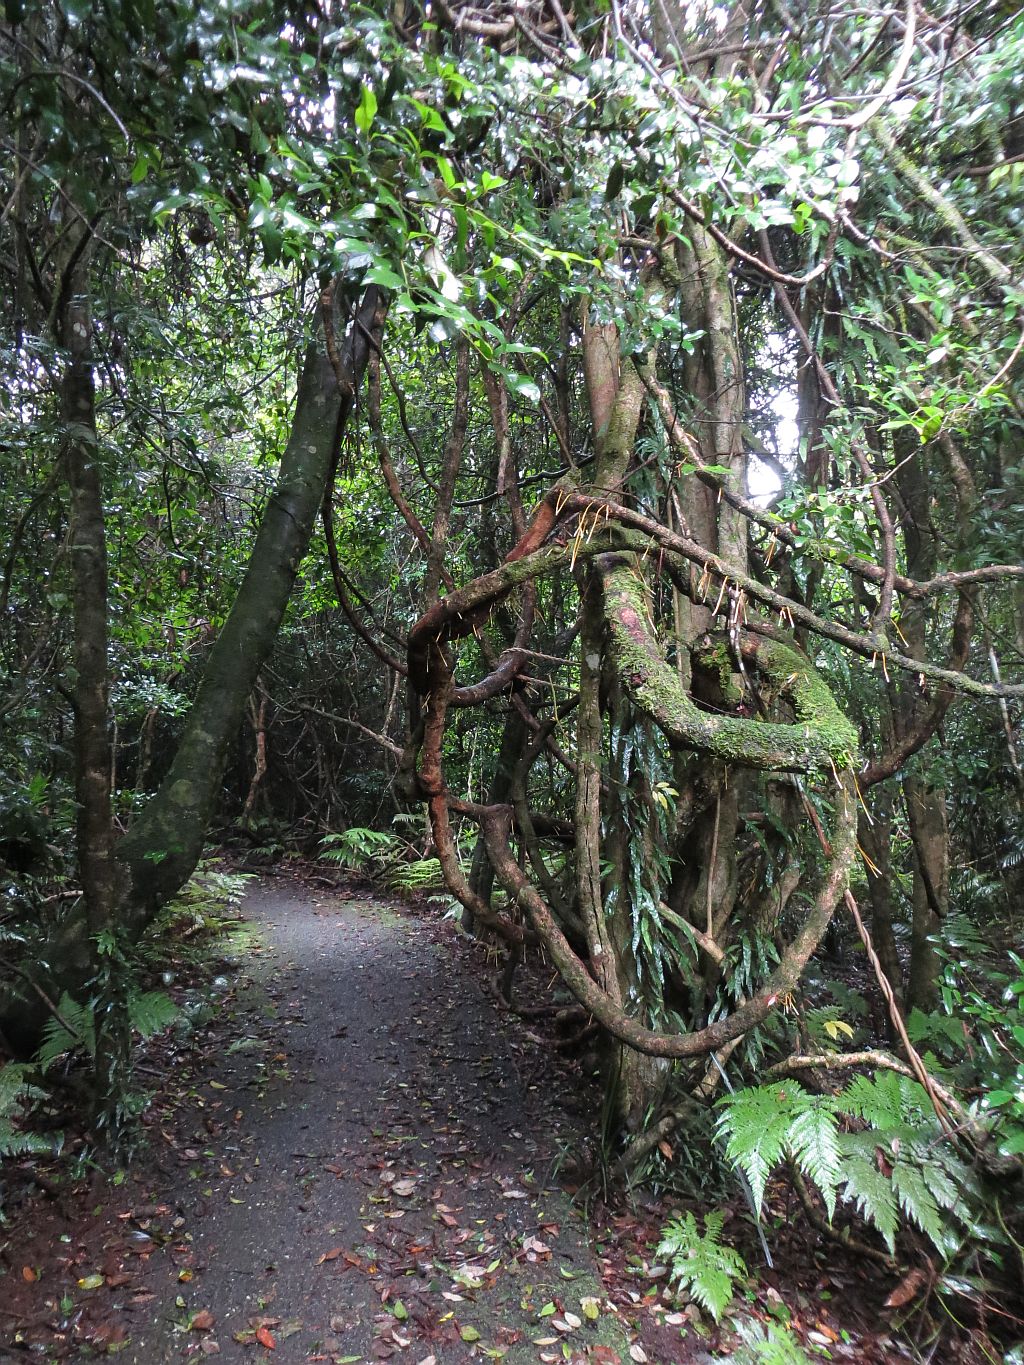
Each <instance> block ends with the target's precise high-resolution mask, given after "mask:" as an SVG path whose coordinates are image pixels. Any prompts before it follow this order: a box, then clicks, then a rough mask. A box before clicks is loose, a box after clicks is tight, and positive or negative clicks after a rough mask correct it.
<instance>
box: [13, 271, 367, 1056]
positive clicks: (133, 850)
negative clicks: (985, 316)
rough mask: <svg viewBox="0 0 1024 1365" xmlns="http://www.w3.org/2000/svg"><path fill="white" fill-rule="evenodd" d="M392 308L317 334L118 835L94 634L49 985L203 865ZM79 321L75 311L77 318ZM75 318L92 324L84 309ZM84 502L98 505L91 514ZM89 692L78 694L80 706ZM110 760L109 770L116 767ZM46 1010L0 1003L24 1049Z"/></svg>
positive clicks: (77, 388) (44, 979) (85, 478)
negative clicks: (206, 646)
mask: <svg viewBox="0 0 1024 1365" xmlns="http://www.w3.org/2000/svg"><path fill="white" fill-rule="evenodd" d="M385 310H386V304H385V303H384V301H383V299H382V296H381V294H380V291H379V290H378V289H376V288H375V287H371V288H370V289H368V290H367V292H366V295H365V296H364V298H363V300H362V302H361V303H360V305H359V308H358V313H357V317H356V319H355V320H354V321H353V323H352V325H351V327H350V330H349V334H348V339H347V343H346V346H345V348H344V352H343V354H342V355H341V356H339V357H336V358H335V361H336V363H334V362H332V359H331V358H330V357H329V356H328V354H327V350H326V348H325V345H324V343H323V341H322V340H321V341H317V342H312V343H310V344H309V346H308V347H307V349H306V353H305V358H304V361H303V365H302V371H301V375H300V378H299V384H298V392H297V396H296V403H295V413H294V416H293V419H292V427H291V433H290V435H289V438H288V442H287V445H286V447H285V450H284V452H283V454H282V457H281V465H280V470H279V473H278V477H277V482H276V486H275V488H274V491H273V493H272V494H271V496H270V498H269V500H268V502H267V507H266V510H265V512H264V515H263V519H262V521H261V523H260V528H259V531H258V533H257V536H256V541H255V544H254V545H253V549H252V553H251V555H250V558H249V564H248V567H247V569H246V573H245V576H244V578H243V581H242V585H241V587H240V589H239V591H238V595H237V597H236V599H235V601H234V604H233V605H232V608H231V611H230V612H229V613H228V617H227V619H226V621H225V622H224V625H223V627H222V628H221V631H220V634H219V635H218V637H217V639H216V641H215V643H214V645H213V648H212V650H211V651H210V656H209V659H208V661H207V665H206V668H205V670H204V673H203V678H202V681H201V683H200V686H199V690H198V693H197V695H196V698H195V700H194V702H193V705H192V708H191V710H190V712H189V715H188V718H187V720H186V723H185V729H184V733H183V735H182V738H181V740H180V742H179V745H178V748H177V751H176V754H175V757H174V760H173V762H172V764H171V767H170V770H169V771H168V773H167V775H166V777H165V778H164V780H163V782H162V783H161V785H160V787H159V789H158V791H157V792H156V794H155V795H154V796H153V798H152V800H151V801H150V802H149V804H148V805H147V806H146V808H145V810H144V811H143V812H142V814H141V816H140V817H139V818H138V820H137V821H136V822H135V823H134V824H133V826H132V828H131V829H130V831H129V832H128V834H127V835H126V836H125V837H124V838H123V839H122V840H121V841H120V842H119V843H118V844H117V845H116V847H113V844H112V839H111V835H110V832H109V789H105V788H103V785H102V784H103V781H104V780H106V781H109V771H110V767H109V762H108V761H105V760H104V752H105V751H104V749H103V745H104V743H105V740H104V739H103V734H104V726H105V703H104V702H103V696H104V695H105V694H104V687H105V673H103V672H102V670H101V668H100V664H99V653H100V652H103V651H96V649H95V642H93V645H92V651H93V652H92V653H90V654H87V655H86V658H87V659H92V658H93V657H94V655H95V656H96V661H95V667H94V668H93V669H92V671H91V673H90V674H89V676H88V682H87V684H83V683H80V684H79V685H80V687H84V686H87V688H88V693H87V695H86V694H83V697H82V702H85V703H87V704H88V707H89V711H88V715H89V719H90V735H91V738H90V741H89V743H90V749H89V752H88V754H87V755H86V756H85V759H86V761H87V766H88V775H87V780H88V783H89V792H88V794H87V797H88V800H89V805H88V809H87V812H86V815H85V816H83V819H87V822H88V823H87V827H86V828H85V830H84V839H85V842H86V843H87V844H88V845H89V847H88V850H87V851H86V853H85V855H84V856H85V865H86V866H87V867H88V868H89V869H90V874H89V875H90V879H91V881H92V882H93V883H95V890H94V894H93V895H92V897H91V898H90V899H89V900H88V901H87V902H86V905H87V909H86V910H84V911H83V912H82V913H72V914H71V915H70V916H69V917H68V918H67V919H66V920H65V921H64V923H63V925H62V926H61V928H60V929H59V930H58V932H57V934H56V936H55V937H54V939H53V941H52V942H51V943H50V944H49V945H48V946H47V948H46V950H45V951H44V952H43V953H42V954H41V955H40V971H39V977H40V984H42V985H44V986H45V987H48V988H49V990H50V991H55V992H57V993H58V994H59V993H60V991H61V990H65V989H66V990H69V991H71V992H72V994H74V993H75V992H76V991H79V990H80V989H81V987H82V986H83V984H84V983H85V982H86V981H87V980H89V978H90V977H91V976H92V975H93V974H94V967H95V951H94V950H95V939H94V935H95V933H96V931H97V929H98V928H100V927H103V925H102V924H100V922H99V920H98V918H97V916H102V917H103V918H104V920H105V923H106V924H108V925H109V926H111V927H112V928H115V929H116V931H117V932H118V933H119V934H122V935H124V936H125V937H126V939H127V940H129V941H133V940H136V939H138V938H139V936H140V935H141V934H142V933H143V932H144V931H145V929H146V927H147V926H148V925H149V924H150V922H151V921H152V919H153V917H154V916H155V915H156V913H157V912H158V911H159V910H160V908H161V907H162V906H163V905H165V904H166V903H167V901H168V900H169V899H170V898H171V897H172V896H174V894H175V893H176V892H177V891H178V890H180V888H181V887H182V886H183V885H184V883H185V882H186V881H187V880H188V878H189V877H190V876H191V874H192V872H193V870H194V869H195V866H196V863H197V862H198V860H199V858H200V856H201V854H202V851H203V846H204V843H205V840H206V833H207V829H208V826H209V823H210V820H211V818H212V816H213V813H214V811H215V809H216V806H217V802H218V800H219V798H220V793H221V785H222V781H223V776H224V769H225V765H226V763H227V759H228V755H229V750H230V747H231V744H232V742H233V741H234V739H235V737H236V735H237V731H238V727H239V725H240V724H241V723H242V720H243V718H244V715H245V708H246V705H247V702H248V698H249V695H250V693H251V692H252V689H253V687H254V686H255V684H256V680H257V677H258V676H259V672H260V669H261V668H262V667H263V665H264V663H265V662H266V660H267V658H268V657H269V655H270V652H271V650H272V649H273V646H274V641H275V639H276V637H277V632H278V630H279V628H280V625H281V621H282V619H283V617H284V613H285V609H286V608H287V605H288V601H289V598H290V596H291V591H292V587H293V585H294V583H295V578H296V575H297V573H298V571H299V566H300V564H301V562H302V559H303V557H304V555H305V553H306V550H307V549H308V546H309V542H310V538H311V536H312V532H313V527H314V525H315V523H316V517H317V513H318V511H319V509H320V506H321V503H322V501H323V497H324V491H325V488H326V486H327V482H328V479H329V478H330V477H331V476H332V474H333V471H334V468H335V463H336V456H337V451H338V443H339V440H340V437H341V433H342V430H343V428H344V424H345V422H346V421H347V419H348V416H349V414H350V412H351V411H352V407H353V404H354V402H355V397H356V393H357V391H358V387H359V384H360V382H361V380H362V376H363V373H364V371H365V368H366V364H367V359H368V356H369V352H370V346H371V343H372V342H373V339H374V338H375V337H379V335H380V333H381V329H382V327H383V322H384V315H385ZM71 325H72V327H74V326H75V325H76V324H75V322H74V321H72V323H71ZM78 325H79V326H81V325H84V324H82V323H81V321H80V320H79V322H78ZM86 369H87V361H86V357H85V355H84V354H83V357H82V359H81V362H80V370H81V373H79V372H78V371H69V375H70V376H71V377H72V378H74V381H75V383H74V390H73V401H75V402H76V403H80V402H82V401H84V399H86V398H88V392H87V385H88V383H89V382H91V379H90V380H87V379H86V378H85V370H86ZM89 373H90V375H91V371H90V372H89ZM69 430H70V431H71V432H72V435H74V433H75V432H76V431H77V430H78V427H77V426H75V425H72V426H71V427H70V428H69ZM83 430H84V428H83ZM69 450H71V447H70V446H69ZM71 453H72V460H71V462H69V465H68V469H69V478H70V477H72V475H73V477H74V478H75V480H76V483H77V485H78V492H77V494H75V496H76V497H77V499H78V501H79V503H80V509H79V512H78V516H79V525H80V526H81V528H82V529H81V531H80V535H81V536H82V537H85V538H86V544H87V545H88V547H89V556H90V557H89V559H88V563H86V562H85V559H84V556H83V563H82V566H81V572H85V570H86V568H88V574H89V576H88V582H89V591H88V603H86V602H85V601H84V600H83V609H85V610H88V611H89V612H90V613H91V615H90V622H91V623H92V624H91V625H90V630H93V629H95V630H101V629H102V621H99V623H98V624H97V622H95V621H93V619H92V618H93V617H96V616H97V613H98V614H99V616H101V617H102V616H103V612H102V610H101V608H100V605H99V600H100V593H101V587H102V585H101V583H100V581H99V574H100V572H101V570H100V565H99V561H100V558H101V556H100V544H101V542H100V541H99V540H98V539H97V536H98V534H99V527H101V525H102V503H101V501H98V499H99V485H98V468H97V466H96V465H95V463H94V462H93V463H92V465H90V464H89V462H88V460H87V459H86V458H85V446H84V445H83V447H82V451H81V452H79V453H75V452H74V451H72V452H71ZM86 511H88V512H89V517H84V514H85V512H86ZM83 517H84V520H83ZM97 517H98V518H99V521H98V522H97V520H96V519H97ZM84 591H85V590H84V588H83V593H84ZM104 619H105V618H104ZM103 667H104V668H105V662H104V665H103ZM80 705H81V703H80V702H79V700H78V698H76V710H77V709H79V707H80ZM101 712H102V713H103V714H102V716H101ZM101 769H104V770H105V772H106V774H107V777H106V779H104V778H103V775H102V773H101V771H100V770H101ZM83 780H86V779H83ZM94 787H95V790H94ZM93 797H96V803H95V804H93ZM104 802H105V804H104ZM108 850H109V851H108ZM111 852H112V854H113V856H110V854H111ZM115 887H116V892H115ZM46 1017H47V1013H46V1010H45V1008H43V1007H42V1005H41V1002H40V1001H39V1000H38V999H37V997H36V996H35V995H33V996H32V997H29V998H27V999H26V998H25V997H24V996H22V995H21V994H19V996H18V997H17V998H16V999H10V1000H8V1001H7V1002H5V1004H4V1007H3V1009H2V1011H0V1029H2V1031H3V1033H4V1035H5V1036H6V1037H7V1038H9V1039H10V1040H11V1041H12V1043H13V1044H14V1045H15V1046H17V1047H18V1048H19V1049H20V1050H23V1051H26V1052H27V1051H31V1050H32V1048H33V1047H34V1046H35V1045H36V1043H37V1041H38V1038H39V1035H40V1030H41V1028H42V1025H43V1024H44V1023H45V1020H46Z"/></svg>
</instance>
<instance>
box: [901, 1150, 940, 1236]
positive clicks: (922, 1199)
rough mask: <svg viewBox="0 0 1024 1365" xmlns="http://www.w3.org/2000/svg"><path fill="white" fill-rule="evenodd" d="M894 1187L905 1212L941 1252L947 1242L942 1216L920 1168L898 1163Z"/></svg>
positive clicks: (908, 1163)
mask: <svg viewBox="0 0 1024 1365" xmlns="http://www.w3.org/2000/svg"><path fill="white" fill-rule="evenodd" d="M892 1187H893V1189H894V1190H895V1191H896V1197H897V1199H898V1200H899V1203H900V1208H902V1210H903V1212H904V1213H905V1214H906V1215H907V1217H908V1218H910V1219H911V1220H912V1221H913V1222H915V1223H916V1224H917V1226H918V1227H919V1228H920V1229H921V1231H922V1232H923V1233H924V1234H925V1236H926V1237H928V1238H930V1240H931V1241H932V1242H934V1243H935V1245H936V1246H937V1247H938V1248H939V1250H940V1251H941V1250H942V1249H943V1245H944V1241H945V1238H944V1234H943V1222H942V1215H941V1214H940V1213H939V1206H938V1205H937V1204H936V1202H935V1199H934V1196H933V1195H932V1192H931V1190H930V1189H929V1188H928V1185H927V1183H926V1181H925V1178H924V1174H923V1172H922V1171H921V1168H920V1166H916V1165H912V1164H911V1163H910V1162H907V1161H897V1163H896V1165H895V1166H894V1167H893V1168H892Z"/></svg>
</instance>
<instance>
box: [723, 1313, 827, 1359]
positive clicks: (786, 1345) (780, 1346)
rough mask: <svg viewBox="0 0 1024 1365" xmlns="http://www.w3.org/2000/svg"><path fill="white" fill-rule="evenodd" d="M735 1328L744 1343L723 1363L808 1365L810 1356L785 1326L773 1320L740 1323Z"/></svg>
mask: <svg viewBox="0 0 1024 1365" xmlns="http://www.w3.org/2000/svg"><path fill="white" fill-rule="evenodd" d="M737 1331H738V1332H739V1335H740V1337H741V1339H742V1341H743V1345H742V1346H741V1347H740V1348H739V1350H738V1351H736V1352H735V1354H733V1355H731V1356H729V1357H728V1358H727V1361H726V1365H811V1357H810V1356H809V1355H808V1354H807V1352H806V1351H805V1350H804V1348H803V1347H802V1346H801V1345H800V1342H799V1341H798V1340H797V1339H796V1337H795V1336H794V1335H793V1333H792V1332H790V1331H788V1330H787V1329H786V1328H785V1327H780V1326H778V1324H776V1323H774V1322H769V1323H766V1324H765V1325H764V1326H763V1327H762V1326H761V1325H760V1324H758V1323H753V1322H741V1323H738V1324H737Z"/></svg>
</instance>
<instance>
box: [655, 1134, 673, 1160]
mask: <svg viewBox="0 0 1024 1365" xmlns="http://www.w3.org/2000/svg"><path fill="white" fill-rule="evenodd" d="M658 1151H659V1152H660V1153H661V1154H662V1156H663V1157H664V1158H665V1160H666V1161H671V1160H672V1147H671V1145H670V1144H669V1143H667V1142H666V1141H665V1139H664V1138H662V1139H661V1141H660V1142H659V1143H658Z"/></svg>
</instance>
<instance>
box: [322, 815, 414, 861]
mask: <svg viewBox="0 0 1024 1365" xmlns="http://www.w3.org/2000/svg"><path fill="white" fill-rule="evenodd" d="M401 848H402V841H401V840H400V839H399V838H398V836H397V835H395V834H387V833H384V832H382V831H380V830H375V829H364V828H362V827H361V826H355V825H354V826H353V827H352V828H351V829H346V830H345V831H343V833H341V834H328V835H326V836H325V837H324V838H323V839H322V840H321V842H320V857H321V858H322V859H324V860H325V861H327V862H332V863H340V864H341V866H342V867H345V868H348V870H349V871H350V872H361V871H363V870H365V869H367V868H369V867H371V866H372V865H373V864H374V863H375V862H379V861H381V860H382V859H384V858H386V857H388V856H389V855H394V854H395V853H397V852H399V851H400V850H401Z"/></svg>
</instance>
